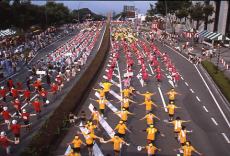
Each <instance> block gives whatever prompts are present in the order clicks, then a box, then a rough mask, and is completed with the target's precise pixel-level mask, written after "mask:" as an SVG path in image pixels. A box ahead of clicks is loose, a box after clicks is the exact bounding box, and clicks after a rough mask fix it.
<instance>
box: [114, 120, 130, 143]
mask: <svg viewBox="0 0 230 156" xmlns="http://www.w3.org/2000/svg"><path fill="white" fill-rule="evenodd" d="M114 130H115V131H117V134H118V136H119V137H121V138H123V139H124V138H125V133H126V130H127V131H128V132H129V133H131V131H130V130H129V129H128V128H127V126H126V125H125V123H124V121H122V120H121V121H119V123H118V124H117V125H116V127H115V128H114Z"/></svg>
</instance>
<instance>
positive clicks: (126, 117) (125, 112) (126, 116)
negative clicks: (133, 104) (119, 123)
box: [120, 111, 129, 121]
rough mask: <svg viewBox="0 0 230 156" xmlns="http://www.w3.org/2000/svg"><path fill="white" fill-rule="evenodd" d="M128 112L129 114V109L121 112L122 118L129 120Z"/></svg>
mask: <svg viewBox="0 0 230 156" xmlns="http://www.w3.org/2000/svg"><path fill="white" fill-rule="evenodd" d="M128 114H129V112H128V111H121V112H120V115H121V119H122V120H123V121H127V120H128Z"/></svg>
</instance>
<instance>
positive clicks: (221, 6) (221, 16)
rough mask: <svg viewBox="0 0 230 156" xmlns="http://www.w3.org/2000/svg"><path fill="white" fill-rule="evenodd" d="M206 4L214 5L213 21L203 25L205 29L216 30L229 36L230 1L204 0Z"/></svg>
mask: <svg viewBox="0 0 230 156" xmlns="http://www.w3.org/2000/svg"><path fill="white" fill-rule="evenodd" d="M206 3H207V4H211V5H213V7H214V10H215V12H214V14H213V15H212V17H209V18H214V19H215V20H214V22H213V23H210V24H207V25H206V26H204V29H205V30H208V31H211V32H218V33H221V34H223V35H226V36H228V37H230V2H229V1H219V0H206Z"/></svg>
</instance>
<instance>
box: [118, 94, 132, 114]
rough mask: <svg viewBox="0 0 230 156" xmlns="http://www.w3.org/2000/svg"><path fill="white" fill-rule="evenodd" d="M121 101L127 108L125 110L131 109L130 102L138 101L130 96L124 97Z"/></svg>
mask: <svg viewBox="0 0 230 156" xmlns="http://www.w3.org/2000/svg"><path fill="white" fill-rule="evenodd" d="M119 102H122V107H123V108H125V110H127V111H129V103H130V102H132V103H136V102H135V101H133V100H131V99H129V98H128V97H124V98H123V99H122V100H121V101H119ZM119 102H117V103H119Z"/></svg>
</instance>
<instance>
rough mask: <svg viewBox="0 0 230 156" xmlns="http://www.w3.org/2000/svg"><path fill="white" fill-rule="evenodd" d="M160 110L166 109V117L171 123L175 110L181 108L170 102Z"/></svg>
mask: <svg viewBox="0 0 230 156" xmlns="http://www.w3.org/2000/svg"><path fill="white" fill-rule="evenodd" d="M162 108H167V110H168V115H169V121H172V120H173V117H174V114H175V109H177V108H181V107H177V106H176V105H175V104H174V102H173V101H170V102H169V104H168V105H167V106H166V107H162Z"/></svg>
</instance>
